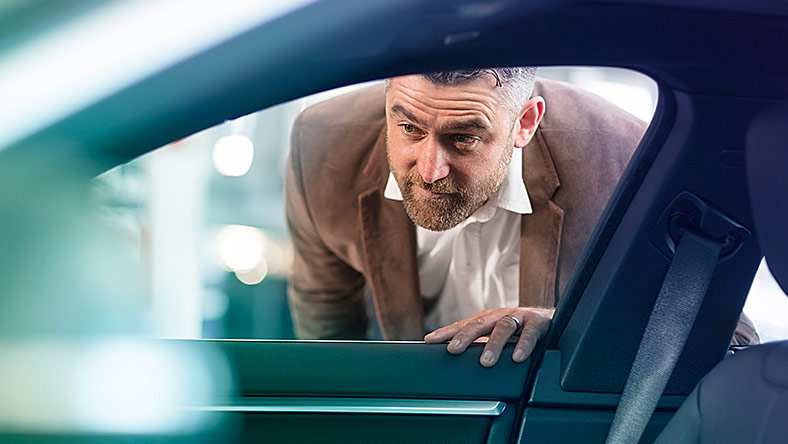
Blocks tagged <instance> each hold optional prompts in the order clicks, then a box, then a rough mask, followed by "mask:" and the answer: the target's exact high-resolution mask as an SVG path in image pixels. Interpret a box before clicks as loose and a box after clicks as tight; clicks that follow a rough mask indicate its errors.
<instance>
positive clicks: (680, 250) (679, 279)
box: [605, 230, 722, 444]
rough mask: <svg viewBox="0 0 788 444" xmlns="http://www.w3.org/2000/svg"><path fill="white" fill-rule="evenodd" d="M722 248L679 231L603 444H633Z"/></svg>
mask: <svg viewBox="0 0 788 444" xmlns="http://www.w3.org/2000/svg"><path fill="white" fill-rule="evenodd" d="M721 248H722V244H721V243H718V242H715V241H713V240H710V239H707V238H705V237H703V236H701V235H698V234H695V233H693V232H691V231H690V230H684V232H683V233H682V235H681V239H680V240H679V244H678V247H677V248H676V253H675V255H674V256H673V260H672V261H671V262H670V266H669V267H668V272H667V274H666V275H665V280H663V281H662V287H661V288H660V290H659V295H658V296H657V300H656V302H655V303H654V309H653V310H652V311H651V316H650V317H649V319H648V323H647V324H646V330H645V332H644V333H643V338H642V339H641V341H640V345H639V346H638V351H637V354H636V355H635V361H634V362H633V364H632V368H631V369H630V372H629V377H627V382H626V385H625V386H624V392H623V393H622V394H621V402H619V404H618V408H616V414H615V416H614V417H613V423H612V424H611V426H610V431H609V433H608V435H607V440H606V441H605V443H606V444H635V443H637V442H638V441H639V440H640V437H641V435H643V431H644V430H645V429H646V425H647V424H648V421H649V419H650V418H651V415H652V414H653V413H654V409H655V408H656V407H657V402H658V401H659V398H660V397H661V396H662V392H664V391H665V386H667V384H668V379H670V375H671V374H672V373H673V368H674V367H675V366H676V362H677V361H678V360H679V356H680V355H681V351H682V350H683V349H684V344H685V343H686V342H687V337H688V336H689V333H690V330H692V325H693V324H694V323H695V317H696V316H697V315H698V310H699V309H700V305H701V303H702V302H703V298H704V296H705V295H706V290H707V289H708V287H709V283H710V282H711V278H712V276H713V275H714V269H715V268H716V265H717V259H718V258H719V256H720V250H721Z"/></svg>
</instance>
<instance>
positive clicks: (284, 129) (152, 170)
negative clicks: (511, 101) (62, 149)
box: [94, 67, 657, 339]
mask: <svg viewBox="0 0 788 444" xmlns="http://www.w3.org/2000/svg"><path fill="white" fill-rule="evenodd" d="M538 75H539V76H542V77H548V78H552V79H556V80H560V81H565V82H570V83H574V84H576V85H578V86H580V87H581V88H584V89H587V90H589V91H591V92H593V93H595V94H597V95H600V96H602V97H604V98H606V99H607V100H609V101H611V102H613V103H615V104H616V105H618V106H619V107H621V108H623V109H624V110H626V111H628V112H629V113H630V114H633V115H635V116H636V117H638V118H639V119H641V120H643V121H645V122H649V121H650V120H651V117H652V115H653V113H654V109H655V107H656V98H657V87H656V84H655V83H654V82H653V81H652V80H651V79H649V78H648V77H646V76H644V75H641V74H638V73H635V72H632V71H628V70H623V69H612V68H581V67H578V68H566V67H561V68H540V70H539V72H538ZM373 83H374V82H373ZM366 86H369V84H363V85H353V86H349V87H345V88H340V89H338V90H333V91H328V92H323V93H320V94H316V95H313V96H309V97H305V98H302V99H298V100H294V101H291V102H288V103H284V104H281V105H279V106H275V107H272V108H269V109H266V110H263V111H260V112H258V113H254V114H251V115H248V116H245V117H241V118H239V119H236V120H233V121H229V122H225V123H223V124H221V125H218V126H216V127H213V128H210V129H207V130H205V131H202V132H200V133H197V134H195V135H192V136H190V137H187V138H185V139H183V140H179V141H176V142H174V143H171V144H169V145H167V146H165V147H162V148H160V149H158V150H156V151H153V152H151V153H149V154H147V155H144V156H142V157H140V158H138V159H135V160H134V161H132V162H129V163H127V164H124V165H121V166H118V167H116V168H114V169H112V170H110V171H108V172H106V173H104V174H102V175H101V176H99V177H97V178H96V179H95V181H94V194H95V196H96V200H97V202H98V203H99V204H100V207H101V209H102V210H103V213H104V214H105V216H106V217H107V219H108V220H110V221H112V225H113V227H114V228H115V229H116V230H118V231H119V232H121V233H122V234H123V237H124V239H125V240H126V242H127V245H128V247H129V248H130V249H132V250H133V251H135V252H136V256H137V257H138V258H139V260H140V262H141V263H142V265H143V268H144V269H145V270H146V272H147V280H146V284H147V294H148V308H149V318H150V322H151V324H152V326H153V327H154V331H155V332H156V334H157V335H158V336H162V337H177V338H281V339H288V338H294V337H295V336H294V332H293V327H292V323H291V320H290V312H289V307H288V302H287V295H286V292H287V282H288V281H287V280H288V275H289V273H290V266H291V262H292V257H293V251H292V246H291V243H290V241H289V238H288V231H287V224H286V219H285V212H284V200H283V188H284V185H283V171H284V168H285V163H286V160H287V156H288V149H289V145H290V131H291V127H292V124H293V122H294V120H295V119H296V117H297V116H298V115H299V113H300V112H301V111H303V110H304V109H305V108H307V107H308V106H310V105H312V104H315V103H318V102H321V101H324V100H326V99H329V98H331V97H334V96H337V95H339V94H343V93H346V92H349V91H352V90H356V89H359V88H363V87H366ZM547 106H548V109H549V104H548V105H547ZM372 336H373V338H374V336H375V333H372Z"/></svg>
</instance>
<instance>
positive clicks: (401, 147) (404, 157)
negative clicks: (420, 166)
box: [386, 134, 416, 171]
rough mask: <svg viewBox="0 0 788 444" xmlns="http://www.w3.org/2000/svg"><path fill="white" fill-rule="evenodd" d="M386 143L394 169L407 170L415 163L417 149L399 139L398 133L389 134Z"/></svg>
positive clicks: (390, 162)
mask: <svg viewBox="0 0 788 444" xmlns="http://www.w3.org/2000/svg"><path fill="white" fill-rule="evenodd" d="M386 144H387V148H386V149H387V153H388V159H389V165H390V166H391V168H392V169H396V170H398V171H403V170H405V171H407V170H409V169H410V168H412V167H413V165H415V163H416V155H415V153H416V151H415V150H414V149H413V147H412V145H410V144H405V143H403V142H402V140H399V138H398V137H397V135H393V136H392V135H391V134H389V137H388V140H387V142H386Z"/></svg>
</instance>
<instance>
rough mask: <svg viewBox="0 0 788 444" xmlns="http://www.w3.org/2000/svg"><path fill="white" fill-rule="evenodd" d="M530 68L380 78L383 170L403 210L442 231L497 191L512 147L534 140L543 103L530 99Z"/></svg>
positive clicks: (464, 217) (466, 215) (531, 72)
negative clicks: (386, 165) (396, 187)
mask: <svg viewBox="0 0 788 444" xmlns="http://www.w3.org/2000/svg"><path fill="white" fill-rule="evenodd" d="M534 74H535V68H494V69H480V70H468V71H449V72H438V73H429V74H420V75H410V76H402V77H395V78H393V79H389V80H387V82H386V143H387V155H388V161H389V168H390V169H391V172H392V173H393V174H394V177H395V179H396V180H397V184H398V185H399V188H400V191H401V192H402V196H403V204H404V206H405V211H406V212H407V213H408V216H409V217H410V218H411V220H412V221H413V222H414V223H415V224H416V225H419V226H421V227H424V228H426V229H429V230H434V231H444V230H448V229H450V228H452V227H454V226H456V225H458V224H459V223H460V222H462V221H464V220H465V219H467V218H468V216H470V215H471V214H473V212H474V211H476V210H477V209H479V207H481V206H482V205H484V203H485V202H487V200H488V199H489V198H490V197H491V196H492V195H493V194H494V193H495V192H496V191H497V190H498V188H499V187H500V185H501V183H502V182H503V180H504V178H505V177H506V172H507V170H508V167H509V162H510V160H511V156H512V150H513V149H515V148H522V147H524V146H525V145H526V144H527V143H528V142H529V141H530V140H531V137H533V134H534V132H535V131H536V127H537V126H538V124H539V121H540V120H541V118H542V115H543V114H544V100H543V99H542V98H541V97H534V98H531V97H530V96H531V93H532V92H533V85H534Z"/></svg>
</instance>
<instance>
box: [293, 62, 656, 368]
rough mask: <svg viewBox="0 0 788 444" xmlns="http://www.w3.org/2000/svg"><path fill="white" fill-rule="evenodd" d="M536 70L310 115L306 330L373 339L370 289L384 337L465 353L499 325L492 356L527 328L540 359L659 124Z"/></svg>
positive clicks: (303, 277) (384, 95)
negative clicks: (538, 76)
mask: <svg viewBox="0 0 788 444" xmlns="http://www.w3.org/2000/svg"><path fill="white" fill-rule="evenodd" d="M534 73H535V69H534V68H497V69H482V70H471V71H454V72H445V73H433V74H428V75H412V76H403V77H397V78H393V79H389V80H388V81H387V82H386V87H385V91H384V89H383V88H380V87H375V88H372V89H368V90H364V91H361V92H358V93H352V94H349V95H346V96H342V97H339V98H336V99H333V100H330V101H328V102H325V103H322V104H318V105H316V106H314V107H312V108H309V109H308V110H306V111H304V113H302V115H301V116H300V117H299V119H298V121H297V122H296V125H295V127H294V130H293V143H292V151H291V157H290V161H289V164H288V174H287V179H286V187H287V215H288V222H289V226H290V230H291V235H292V238H293V242H294V245H295V261H294V269H293V270H294V271H293V279H292V285H291V291H290V304H291V310H292V313H293V320H294V326H295V329H296V332H297V334H298V335H299V337H302V338H343V339H346V338H364V337H366V333H367V327H368V322H367V310H366V307H365V297H364V294H365V289H369V290H371V293H372V298H373V300H374V306H375V312H376V315H377V321H378V325H379V327H380V330H381V333H382V335H383V337H384V338H385V339H419V338H421V337H422V336H423V335H424V333H425V332H427V331H430V330H434V331H433V332H432V333H430V334H428V335H427V336H426V337H424V339H425V341H426V342H442V341H445V340H451V341H450V342H449V345H448V350H449V352H452V353H461V352H462V351H464V350H465V349H466V348H467V347H468V345H469V344H470V343H472V342H473V341H474V340H476V339H478V338H481V337H483V336H487V335H489V338H488V340H487V344H486V346H485V348H484V350H483V352H482V355H481V358H480V362H481V364H482V365H484V366H492V365H494V364H495V363H496V362H497V360H498V358H499V357H500V354H501V350H502V348H503V345H504V344H505V342H506V341H507V340H508V339H509V338H510V337H512V336H515V335H518V334H519V339H518V342H517V344H516V345H515V350H514V352H513V355H512V359H514V360H515V361H518V362H520V361H523V360H525V359H526V357H527V356H528V355H529V354H530V352H531V351H532V349H533V347H534V345H535V343H536V341H537V340H538V339H539V338H540V337H541V336H542V335H543V334H544V332H545V331H546V329H547V326H548V324H549V321H550V319H551V317H552V310H553V308H552V307H554V306H555V298H556V294H560V291H561V290H563V287H564V286H565V284H566V281H567V278H568V276H569V273H570V272H571V270H572V268H573V267H574V264H575V262H576V261H577V258H578V256H579V254H580V251H581V249H582V248H583V246H584V244H585V242H586V241H587V239H588V237H589V235H590V232H591V230H592V228H593V226H594V225H595V224H596V221H597V219H598V217H599V215H600V214H601V211H602V209H603V208H604V206H605V204H606V202H607V200H608V198H609V197H610V194H611V192H612V190H613V188H614V187H615V185H616V183H617V181H618V178H619V177H620V175H621V173H622V171H623V169H624V168H625V166H626V164H627V162H628V160H629V157H630V155H631V153H632V152H633V151H634V148H635V147H636V146H637V144H638V142H639V140H640V138H641V137H642V135H643V132H644V130H645V124H644V123H643V122H641V121H639V120H637V119H636V118H634V117H632V116H630V115H629V114H627V113H625V112H623V111H621V110H620V109H618V108H616V107H615V106H613V105H611V104H610V103H608V102H606V101H604V100H602V99H600V98H598V97H596V96H593V95H591V94H587V93H584V92H582V91H579V90H578V89H576V88H573V87H569V86H567V85H564V84H561V83H558V82H551V81H546V80H539V81H535V80H534ZM535 83H536V86H534V84H535ZM532 92H533V94H532ZM548 105H549V106H548ZM547 109H550V111H547ZM414 224H415V225H414ZM438 327H442V328H438Z"/></svg>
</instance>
